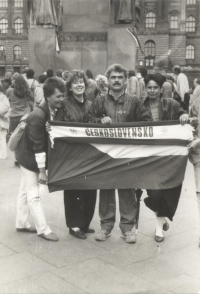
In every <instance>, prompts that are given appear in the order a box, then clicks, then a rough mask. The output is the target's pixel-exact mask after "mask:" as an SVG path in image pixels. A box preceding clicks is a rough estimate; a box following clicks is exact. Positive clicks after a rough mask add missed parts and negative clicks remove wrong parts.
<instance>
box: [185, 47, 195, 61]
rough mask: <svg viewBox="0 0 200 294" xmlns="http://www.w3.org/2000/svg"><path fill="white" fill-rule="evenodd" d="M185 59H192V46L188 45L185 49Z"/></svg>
mask: <svg viewBox="0 0 200 294" xmlns="http://www.w3.org/2000/svg"><path fill="white" fill-rule="evenodd" d="M186 59H194V46H193V45H188V46H187V47H186Z"/></svg>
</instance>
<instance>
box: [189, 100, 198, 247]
mask: <svg viewBox="0 0 200 294" xmlns="http://www.w3.org/2000/svg"><path fill="white" fill-rule="evenodd" d="M190 117H192V118H196V119H198V124H196V125H195V130H196V134H195V140H193V141H192V142H191V143H190V144H189V145H188V149H189V151H190V154H189V160H190V162H191V163H192V164H193V165H194V176H195V184H196V194H197V205H198V210H199V224H200V124H199V122H200V96H198V98H197V99H196V100H195V101H194V103H193V105H192V107H191V111H190ZM191 124H192V122H191ZM199 247H200V231H199Z"/></svg>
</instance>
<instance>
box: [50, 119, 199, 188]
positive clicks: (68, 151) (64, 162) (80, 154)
mask: <svg viewBox="0 0 200 294" xmlns="http://www.w3.org/2000/svg"><path fill="white" fill-rule="evenodd" d="M50 124H51V132H50V141H51V144H49V153H48V168H49V172H48V177H49V190H50V192H53V191H58V190H88V189H129V188H141V189H169V188H173V187H176V186H178V185H180V184H181V183H182V181H183V179H184V174H185V169H186V164H187V158H188V149H187V144H188V143H189V142H190V141H191V140H192V139H193V133H192V132H193V128H192V127H191V126H190V125H188V124H186V125H184V126H182V125H180V124H179V122H177V121H162V122H140V123H138V122H137V123H125V124H113V125H102V124H84V123H66V122H55V121H50Z"/></svg>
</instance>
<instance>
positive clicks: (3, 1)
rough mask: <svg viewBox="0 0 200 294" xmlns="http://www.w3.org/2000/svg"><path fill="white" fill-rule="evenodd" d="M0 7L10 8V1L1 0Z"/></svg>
mask: <svg viewBox="0 0 200 294" xmlns="http://www.w3.org/2000/svg"><path fill="white" fill-rule="evenodd" d="M0 7H8V0H0Z"/></svg>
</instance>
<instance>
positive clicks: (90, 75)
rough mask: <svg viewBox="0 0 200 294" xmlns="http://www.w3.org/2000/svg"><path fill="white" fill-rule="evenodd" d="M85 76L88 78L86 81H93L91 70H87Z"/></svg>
mask: <svg viewBox="0 0 200 294" xmlns="http://www.w3.org/2000/svg"><path fill="white" fill-rule="evenodd" d="M85 74H86V76H87V77H88V79H93V73H92V71H91V70H89V69H87V70H86V72H85Z"/></svg>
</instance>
